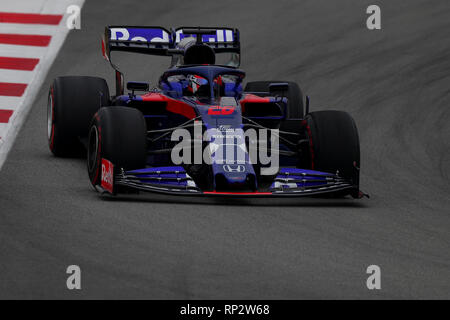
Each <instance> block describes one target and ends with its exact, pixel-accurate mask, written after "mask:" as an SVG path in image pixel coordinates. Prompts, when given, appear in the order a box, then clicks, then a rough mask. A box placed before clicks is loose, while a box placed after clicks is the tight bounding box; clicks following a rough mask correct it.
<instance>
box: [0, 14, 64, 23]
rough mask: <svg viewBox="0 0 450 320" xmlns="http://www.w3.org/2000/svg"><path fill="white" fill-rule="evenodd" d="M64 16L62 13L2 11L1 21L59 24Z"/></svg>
mask: <svg viewBox="0 0 450 320" xmlns="http://www.w3.org/2000/svg"><path fill="white" fill-rule="evenodd" d="M62 17H63V16H62V15H60V14H36V13H15V12H0V22H2V23H35V24H51V25H58V24H59V22H60V21H61V19H62Z"/></svg>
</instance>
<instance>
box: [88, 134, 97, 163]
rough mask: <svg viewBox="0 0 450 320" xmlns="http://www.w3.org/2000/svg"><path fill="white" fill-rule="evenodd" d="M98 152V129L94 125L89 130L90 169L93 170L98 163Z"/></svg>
mask: <svg viewBox="0 0 450 320" xmlns="http://www.w3.org/2000/svg"><path fill="white" fill-rule="evenodd" d="M97 153H98V131H97V126H92V127H91V130H90V131H89V142H88V169H89V172H92V171H93V170H94V168H95V164H96V163H97Z"/></svg>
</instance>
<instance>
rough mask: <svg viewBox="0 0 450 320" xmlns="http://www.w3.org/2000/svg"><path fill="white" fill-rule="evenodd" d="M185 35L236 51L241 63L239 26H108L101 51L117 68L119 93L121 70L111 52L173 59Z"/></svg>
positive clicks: (118, 90)
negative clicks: (168, 28)
mask: <svg viewBox="0 0 450 320" xmlns="http://www.w3.org/2000/svg"><path fill="white" fill-rule="evenodd" d="M186 37H194V38H196V39H197V43H202V44H206V45H208V46H210V47H211V48H213V49H214V52H216V53H223V52H230V53H235V55H236V56H237V57H238V58H237V59H236V61H237V62H235V66H236V67H238V66H239V64H240V63H239V62H240V51H241V46H240V42H239V30H238V29H236V28H226V27H213V28H200V27H194V28H192V27H180V28H176V29H173V28H172V29H170V30H167V29H165V28H163V27H144V26H108V27H106V28H105V33H104V34H103V37H102V54H103V57H104V58H105V59H106V60H107V61H109V63H110V64H111V66H112V67H113V68H114V70H115V71H116V95H122V94H123V92H124V86H123V83H124V81H123V74H122V72H120V71H119V69H118V67H117V66H116V65H114V63H113V62H112V61H111V52H112V51H126V52H135V53H142V54H150V55H158V56H172V58H174V57H173V56H176V55H180V50H179V47H178V44H179V43H180V42H181V40H183V39H184V38H186ZM172 60H174V59H172Z"/></svg>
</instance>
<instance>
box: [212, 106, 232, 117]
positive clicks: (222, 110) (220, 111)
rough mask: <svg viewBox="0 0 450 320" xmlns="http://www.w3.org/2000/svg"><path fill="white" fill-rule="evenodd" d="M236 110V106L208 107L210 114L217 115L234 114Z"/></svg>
mask: <svg viewBox="0 0 450 320" xmlns="http://www.w3.org/2000/svg"><path fill="white" fill-rule="evenodd" d="M234 110H236V108H235V107H234V106H224V107H221V106H211V107H209V109H208V114H209V115H215V116H228V115H230V114H233V112H234Z"/></svg>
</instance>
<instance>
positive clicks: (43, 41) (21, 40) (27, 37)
mask: <svg viewBox="0 0 450 320" xmlns="http://www.w3.org/2000/svg"><path fill="white" fill-rule="evenodd" d="M51 38H52V37H51V36H42V35H35V34H12V33H0V43H3V44H15V45H22V46H37V47H46V46H48V44H49V43H50V39H51Z"/></svg>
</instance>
